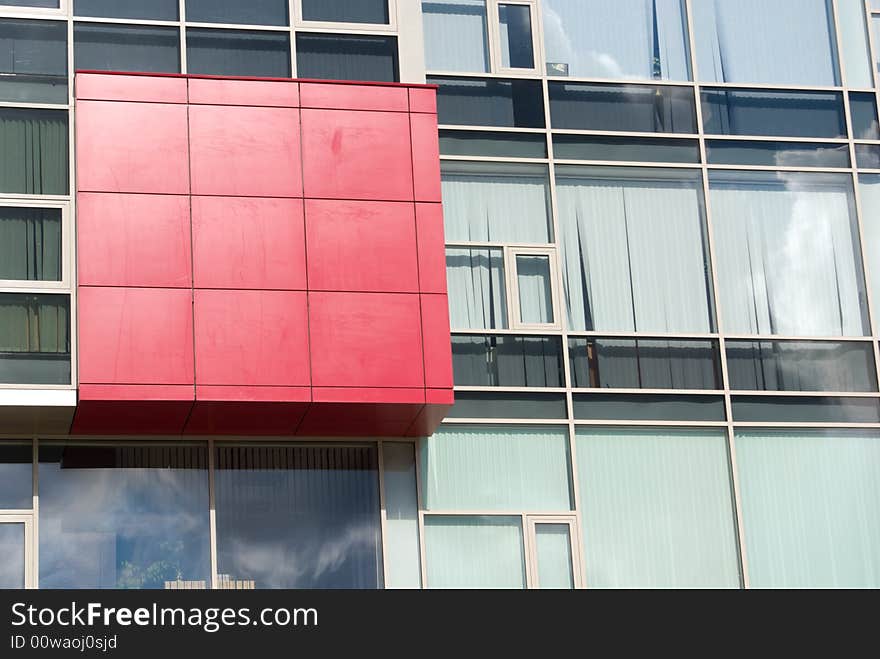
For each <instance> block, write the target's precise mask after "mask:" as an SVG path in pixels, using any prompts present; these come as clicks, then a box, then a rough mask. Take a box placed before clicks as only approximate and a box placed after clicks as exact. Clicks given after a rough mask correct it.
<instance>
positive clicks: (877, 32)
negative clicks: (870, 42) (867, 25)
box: [871, 8, 880, 71]
mask: <svg viewBox="0 0 880 659" xmlns="http://www.w3.org/2000/svg"><path fill="white" fill-rule="evenodd" d="M877 9H880V8H877ZM871 32H872V33H873V36H874V43H875V44H877V43H880V16H878V15H876V14H874V15H872V16H871ZM874 59H875V60H876V63H875V64H876V66H877V70H878V71H880V48H877V47H876V46H875V47H874Z"/></svg>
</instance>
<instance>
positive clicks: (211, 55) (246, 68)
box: [186, 29, 290, 78]
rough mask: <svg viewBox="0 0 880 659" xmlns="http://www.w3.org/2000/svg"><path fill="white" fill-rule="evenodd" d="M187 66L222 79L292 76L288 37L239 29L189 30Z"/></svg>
mask: <svg viewBox="0 0 880 659" xmlns="http://www.w3.org/2000/svg"><path fill="white" fill-rule="evenodd" d="M186 58H187V60H186V66H187V69H188V70H189V72H190V73H202V74H206V75H221V76H264V77H273V78H286V77H288V76H289V75H290V41H289V39H288V36H287V35H286V34H278V33H275V32H245V31H238V30H199V29H188V30H187V31H186Z"/></svg>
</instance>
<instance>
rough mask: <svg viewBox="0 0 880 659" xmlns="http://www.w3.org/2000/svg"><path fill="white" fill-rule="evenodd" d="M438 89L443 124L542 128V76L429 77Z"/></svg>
mask: <svg viewBox="0 0 880 659" xmlns="http://www.w3.org/2000/svg"><path fill="white" fill-rule="evenodd" d="M428 83H429V84H435V85H439V87H440V88H439V89H438V90H437V117H438V120H439V122H440V123H441V124H457V125H463V126H500V127H505V128H543V127H544V92H543V89H542V87H541V81H540V80H501V79H497V78H496V79H492V80H479V79H476V78H428Z"/></svg>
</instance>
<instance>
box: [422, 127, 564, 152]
mask: <svg viewBox="0 0 880 659" xmlns="http://www.w3.org/2000/svg"><path fill="white" fill-rule="evenodd" d="M440 153H442V154H443V155H446V156H486V157H490V158H546V157H547V138H546V137H544V135H534V134H532V133H492V132H488V131H465V130H441V131H440Z"/></svg>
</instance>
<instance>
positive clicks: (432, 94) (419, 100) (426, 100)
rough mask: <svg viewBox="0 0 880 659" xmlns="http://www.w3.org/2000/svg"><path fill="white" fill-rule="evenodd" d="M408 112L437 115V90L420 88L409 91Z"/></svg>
mask: <svg viewBox="0 0 880 659" xmlns="http://www.w3.org/2000/svg"><path fill="white" fill-rule="evenodd" d="M409 111H410V112H427V113H428V114H437V90H436V89H422V88H412V89H410V90H409Z"/></svg>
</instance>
